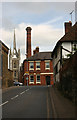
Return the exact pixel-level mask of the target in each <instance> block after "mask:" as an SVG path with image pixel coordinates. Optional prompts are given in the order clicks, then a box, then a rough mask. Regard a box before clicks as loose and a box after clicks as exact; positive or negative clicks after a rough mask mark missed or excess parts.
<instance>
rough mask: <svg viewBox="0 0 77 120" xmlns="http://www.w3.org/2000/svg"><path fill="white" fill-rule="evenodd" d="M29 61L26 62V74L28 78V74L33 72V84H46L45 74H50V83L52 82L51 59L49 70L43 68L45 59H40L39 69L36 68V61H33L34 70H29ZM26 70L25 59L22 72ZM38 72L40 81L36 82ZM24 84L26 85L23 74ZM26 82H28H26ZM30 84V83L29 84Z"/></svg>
mask: <svg viewBox="0 0 77 120" xmlns="http://www.w3.org/2000/svg"><path fill="white" fill-rule="evenodd" d="M29 62H30V61H29ZM29 62H28V72H29V74H28V75H27V76H28V78H29V80H30V77H29V75H30V74H34V84H33V85H46V76H50V78H51V83H50V84H53V66H52V61H51V60H50V70H45V61H40V70H36V61H34V70H33V71H32V70H29ZM26 71H27V61H25V62H24V73H25V72H26ZM37 74H40V78H41V83H38V84H37V83H36V75H37ZM24 84H25V85H26V84H27V83H26V75H25V76H24ZM28 84H30V83H29V82H28ZM30 85H32V84H30Z"/></svg>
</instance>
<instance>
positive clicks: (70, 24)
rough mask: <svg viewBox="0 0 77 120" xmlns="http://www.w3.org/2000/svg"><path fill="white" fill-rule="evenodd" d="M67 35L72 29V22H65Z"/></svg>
mask: <svg viewBox="0 0 77 120" xmlns="http://www.w3.org/2000/svg"><path fill="white" fill-rule="evenodd" d="M64 25H65V34H66V33H68V32H69V31H70V29H71V27H72V22H71V21H69V22H65V24H64Z"/></svg>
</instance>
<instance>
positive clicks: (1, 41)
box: [0, 40, 9, 50]
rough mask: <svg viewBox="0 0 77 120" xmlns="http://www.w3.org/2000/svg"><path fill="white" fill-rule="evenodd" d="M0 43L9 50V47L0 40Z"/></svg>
mask: <svg viewBox="0 0 77 120" xmlns="http://www.w3.org/2000/svg"><path fill="white" fill-rule="evenodd" d="M0 43H1V44H2V45H3V46H4V47H6V48H7V49H8V50H9V48H8V47H7V46H6V45H5V44H4V43H3V42H2V41H1V40H0Z"/></svg>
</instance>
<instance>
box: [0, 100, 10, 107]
mask: <svg viewBox="0 0 77 120" xmlns="http://www.w3.org/2000/svg"><path fill="white" fill-rule="evenodd" d="M8 102H9V101H6V102H4V103H2V104H1V105H0V106H2V105H5V104H6V103H8Z"/></svg>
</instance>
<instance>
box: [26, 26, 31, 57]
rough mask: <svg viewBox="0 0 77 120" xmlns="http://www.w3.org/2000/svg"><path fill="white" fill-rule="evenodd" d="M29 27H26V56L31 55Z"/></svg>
mask: <svg viewBox="0 0 77 120" xmlns="http://www.w3.org/2000/svg"><path fill="white" fill-rule="evenodd" d="M31 30H32V28H31V27H27V28H26V31H27V44H26V45H27V46H26V53H27V58H29V57H31Z"/></svg>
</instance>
